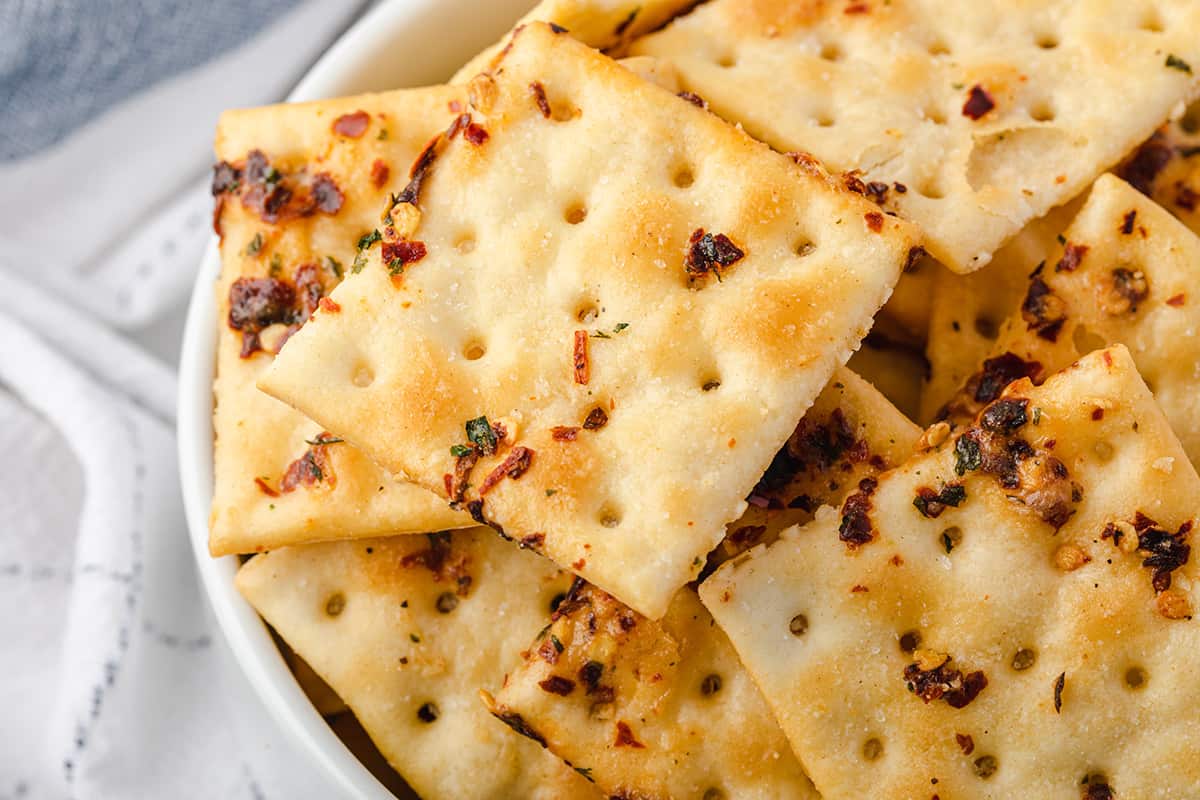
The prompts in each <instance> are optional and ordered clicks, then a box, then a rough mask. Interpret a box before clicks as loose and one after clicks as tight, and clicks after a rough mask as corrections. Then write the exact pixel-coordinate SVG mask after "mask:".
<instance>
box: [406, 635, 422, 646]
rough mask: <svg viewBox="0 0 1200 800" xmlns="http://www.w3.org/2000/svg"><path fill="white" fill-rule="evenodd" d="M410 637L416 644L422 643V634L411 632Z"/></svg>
mask: <svg viewBox="0 0 1200 800" xmlns="http://www.w3.org/2000/svg"><path fill="white" fill-rule="evenodd" d="M408 638H409V641H411V642H413V643H414V644H420V643H421V637H420V636H417V635H416V634H415V633H410V634H409V635H408Z"/></svg>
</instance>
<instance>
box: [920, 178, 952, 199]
mask: <svg viewBox="0 0 1200 800" xmlns="http://www.w3.org/2000/svg"><path fill="white" fill-rule="evenodd" d="M917 192H918V193H919V194H920V195H921V196H922V197H928V198H929V199H930V200H941V199H942V198H943V197H945V196H946V190H945V189H943V188H942V182H941V180H939V179H938V178H937V176H934V177H931V178H927V179H925V180H924V181H922V182H921V183H920V184H919V185H918V186H917Z"/></svg>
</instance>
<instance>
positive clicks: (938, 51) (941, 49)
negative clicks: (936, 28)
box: [925, 39, 950, 58]
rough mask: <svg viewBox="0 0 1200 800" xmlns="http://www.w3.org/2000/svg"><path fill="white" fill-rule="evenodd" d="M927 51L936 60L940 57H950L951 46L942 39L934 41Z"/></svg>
mask: <svg viewBox="0 0 1200 800" xmlns="http://www.w3.org/2000/svg"><path fill="white" fill-rule="evenodd" d="M925 49H926V52H928V53H929V55H931V56H933V57H934V58H936V57H938V56H948V55H950V47H949V45H947V44H946V43H945V42H943V41H942V40H941V39H934V40H933V41H932V42H930V43H929V47H927V48H925Z"/></svg>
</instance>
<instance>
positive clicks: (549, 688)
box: [538, 675, 575, 697]
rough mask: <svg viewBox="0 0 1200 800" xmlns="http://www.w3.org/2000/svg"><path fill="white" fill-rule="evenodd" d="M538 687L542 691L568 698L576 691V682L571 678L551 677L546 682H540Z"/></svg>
mask: <svg viewBox="0 0 1200 800" xmlns="http://www.w3.org/2000/svg"><path fill="white" fill-rule="evenodd" d="M538 686H540V687H541V688H542V691H544V692H549V693H550V694H557V695H559V696H561V697H566V696H567V695H569V694H570V693H571V692H573V691H575V681H573V680H571V679H570V678H564V677H563V676H561V675H551V676H550V677H549V678H546V680H544V681H538Z"/></svg>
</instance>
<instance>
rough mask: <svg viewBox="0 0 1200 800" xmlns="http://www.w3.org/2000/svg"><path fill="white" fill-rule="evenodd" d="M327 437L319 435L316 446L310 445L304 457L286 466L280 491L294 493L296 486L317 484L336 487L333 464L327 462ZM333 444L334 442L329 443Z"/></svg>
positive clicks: (326, 435)
mask: <svg viewBox="0 0 1200 800" xmlns="http://www.w3.org/2000/svg"><path fill="white" fill-rule="evenodd" d="M328 436H329V435H328V434H325V433H323V434H321V435H320V436H319V437H317V439H316V442H317V443H316V444H313V445H310V446H309V448H308V450H306V451H305V452H304V455H302V456H300V457H299V458H297V459H296V460H295V461H293V462H292V463H291V464H289V465H288V468H287V471H286V472H284V473H283V479H282V480H280V481H279V488H280V491H282V492H283V493H284V494H288V493H289V492H293V491H295V490H296V487H297V486H315V485H316V484H318V483H324V484H326V485H328V486H329V487H330V488H333V487H334V486H336V485H337V477H336V476H335V475H334V474H333V464H331V463H330V461H329V452H328V450H329V448H328V447H327V444H326V441H325V439H326V437H328ZM330 438H332V437H330ZM338 441H340V440H338ZM334 443H336V442H329V444H334Z"/></svg>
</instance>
